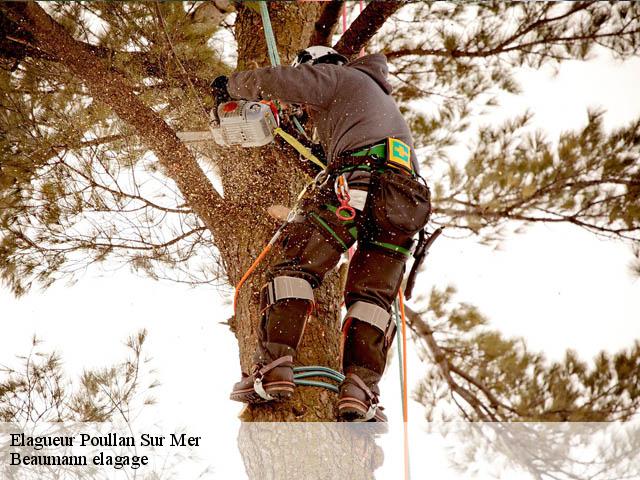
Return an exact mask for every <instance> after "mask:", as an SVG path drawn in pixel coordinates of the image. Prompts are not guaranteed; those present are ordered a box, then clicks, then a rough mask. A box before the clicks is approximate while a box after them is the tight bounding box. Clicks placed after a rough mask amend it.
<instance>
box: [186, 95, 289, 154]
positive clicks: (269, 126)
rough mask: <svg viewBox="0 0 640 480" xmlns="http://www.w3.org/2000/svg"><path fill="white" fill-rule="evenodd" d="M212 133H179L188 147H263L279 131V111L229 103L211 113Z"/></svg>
mask: <svg viewBox="0 0 640 480" xmlns="http://www.w3.org/2000/svg"><path fill="white" fill-rule="evenodd" d="M209 117H210V124H209V130H210V131H209V132H179V133H178V138H180V140H182V141H183V142H186V143H198V142H206V141H211V140H212V139H213V141H215V142H216V143H217V144H218V145H221V146H224V147H230V146H240V147H261V146H263V145H266V144H268V143H271V142H272V141H273V140H274V138H275V129H276V128H278V124H279V118H278V110H277V109H276V107H275V105H274V104H273V103H272V102H252V101H249V100H230V101H227V102H222V103H220V104H218V105H217V107H214V108H213V109H212V110H211V112H210V115H209Z"/></svg>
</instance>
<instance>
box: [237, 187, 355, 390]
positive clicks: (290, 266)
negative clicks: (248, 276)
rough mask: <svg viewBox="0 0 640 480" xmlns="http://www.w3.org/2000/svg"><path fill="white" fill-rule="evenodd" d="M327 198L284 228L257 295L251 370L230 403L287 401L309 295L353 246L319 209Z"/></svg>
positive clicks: (344, 228)
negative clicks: (258, 317) (256, 330)
mask: <svg viewBox="0 0 640 480" xmlns="http://www.w3.org/2000/svg"><path fill="white" fill-rule="evenodd" d="M326 197H329V195H328V194H326V195H322V196H320V198H319V199H318V201H317V202H315V204H314V205H313V206H312V207H311V208H309V209H308V210H307V211H306V212H305V215H304V220H303V221H302V222H298V223H291V224H290V225H289V226H288V227H287V231H286V232H285V236H284V240H283V242H282V246H281V249H280V253H279V257H278V259H277V260H276V261H275V262H274V264H273V265H272V266H271V268H270V269H269V275H268V278H269V281H268V282H267V284H266V285H265V286H264V287H263V289H262V292H261V305H260V311H261V322H260V329H259V340H258V348H257V350H256V353H255V356H254V361H255V366H254V370H253V372H252V373H251V375H246V377H245V378H244V379H243V380H242V381H241V382H239V383H237V384H236V385H235V386H234V391H233V393H232V394H231V398H232V399H233V400H238V401H243V402H259V401H264V400H268V399H270V398H269V397H273V398H287V397H288V396H290V395H291V392H292V391H293V371H292V366H293V363H292V362H293V357H294V355H295V352H296V349H297V347H298V345H299V343H300V340H301V338H302V334H303V332H304V326H305V324H306V321H307V318H308V316H309V313H310V312H311V309H312V307H313V289H314V288H316V287H318V286H319V285H320V283H321V282H322V280H323V278H324V275H325V274H326V273H327V272H328V271H329V270H331V269H332V268H333V267H335V265H336V264H337V263H338V261H339V260H340V257H341V255H342V254H343V253H344V251H345V250H347V249H348V248H349V246H351V245H352V244H353V242H354V240H355V239H354V237H353V234H352V232H350V231H349V228H350V224H348V223H347V222H342V221H340V220H339V219H338V218H337V217H336V216H335V215H334V214H333V213H332V212H331V211H330V209H328V208H326V206H325V205H324V204H323V203H322V199H323V198H326ZM274 362H275V363H274ZM257 377H260V379H259V380H260V381H259V383H258V385H257V386H256V384H255V381H256V379H257ZM261 389H263V390H264V391H262V390H261ZM265 394H266V395H265ZM265 397H266V398H265Z"/></svg>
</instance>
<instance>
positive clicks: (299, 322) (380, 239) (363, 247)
mask: <svg viewBox="0 0 640 480" xmlns="http://www.w3.org/2000/svg"><path fill="white" fill-rule="evenodd" d="M351 175H352V177H353V174H351ZM356 177H357V175H356ZM348 178H349V174H348V175H347V179H348ZM360 178H362V175H360ZM365 178H366V179H367V180H368V181H367V182H365V183H362V182H354V184H350V187H351V188H352V189H361V190H365V189H366V190H368V193H367V199H366V203H365V205H364V208H363V209H362V211H357V215H356V218H355V219H354V220H352V221H345V220H342V219H340V218H338V216H337V215H336V214H335V208H336V207H337V206H338V205H339V202H338V199H337V196H336V194H335V193H334V181H335V176H330V177H329V179H328V180H327V182H325V184H324V185H323V186H321V187H320V188H319V189H318V190H316V191H315V195H313V198H310V199H308V200H306V201H304V202H303V205H302V208H301V210H302V218H303V220H301V221H297V222H292V223H290V224H289V225H287V227H286V230H285V232H284V235H283V241H282V244H281V248H280V250H279V254H278V257H277V259H276V261H275V262H274V263H273V264H272V266H271V268H270V272H269V274H270V276H271V278H273V277H277V276H291V277H298V278H303V279H305V280H307V281H308V282H309V283H310V284H311V285H312V287H313V288H315V287H317V286H318V285H319V284H320V283H321V282H322V279H323V278H324V275H325V274H326V273H327V272H328V271H329V270H331V269H332V268H334V267H335V266H336V265H337V263H338V262H339V260H340V258H341V256H342V254H343V253H344V252H345V251H346V250H347V249H348V248H350V247H351V246H352V245H353V244H354V242H355V241H356V239H357V241H358V248H357V250H356V252H355V254H354V255H353V258H352V259H351V262H350V265H349V272H348V276H347V282H346V287H345V304H346V306H347V308H349V307H350V306H351V305H353V304H354V303H355V302H357V301H363V302H367V303H371V304H374V305H376V306H378V307H381V308H383V309H385V310H386V311H387V312H390V310H391V305H392V303H393V301H394V299H395V297H396V295H397V292H398V289H399V288H400V284H401V281H402V278H403V275H404V271H405V263H406V261H407V258H408V256H409V253H410V249H411V246H412V244H413V240H412V238H413V236H414V235H415V234H416V233H417V232H418V231H419V230H420V229H422V228H423V227H424V226H425V225H426V223H427V220H428V217H429V214H430V201H429V190H428V188H427V187H426V186H425V185H424V184H423V183H420V182H419V181H417V180H415V179H413V178H412V177H410V176H408V175H405V174H402V173H398V172H395V171H393V170H385V171H374V172H373V173H371V174H370V177H368V178H367V176H366V175H365ZM367 184H368V185H367ZM309 307H310V305H309V302H308V301H306V300H300V299H285V300H282V301H280V302H276V303H275V304H273V305H270V306H268V307H265V309H264V314H263V319H262V325H261V345H260V348H259V350H258V353H257V361H258V362H265V361H271V360H272V359H273V358H274V357H279V356H282V355H287V354H293V353H295V349H296V348H297V346H298V343H299V342H300V338H301V336H302V332H303V329H304V323H305V321H306V318H307V315H308V313H309ZM347 320H348V321H347V322H345V324H344V325H345V328H346V331H345V332H344V334H345V340H344V353H343V370H344V371H345V373H347V372H349V371H354V368H355V369H356V370H355V371H354V373H356V372H357V373H358V374H359V375H360V376H363V372H365V373H367V374H369V375H364V376H368V377H369V378H365V381H367V380H368V382H367V383H375V382H377V380H378V379H379V377H380V376H381V375H382V373H383V371H384V368H385V363H386V356H387V351H388V348H389V344H390V340H391V339H392V336H391V337H390V336H389V335H385V332H383V331H381V330H380V329H378V328H376V327H374V326H373V325H371V324H369V323H367V322H364V321H360V320H357V319H347ZM391 321H392V320H391Z"/></svg>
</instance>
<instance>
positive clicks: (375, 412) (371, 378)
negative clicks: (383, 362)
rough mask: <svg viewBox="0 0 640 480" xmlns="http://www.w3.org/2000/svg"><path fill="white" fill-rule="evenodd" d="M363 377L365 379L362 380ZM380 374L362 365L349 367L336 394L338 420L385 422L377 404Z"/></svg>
mask: <svg viewBox="0 0 640 480" xmlns="http://www.w3.org/2000/svg"><path fill="white" fill-rule="evenodd" d="M363 378H364V379H365V380H366V383H365V380H363ZM378 380H380V376H379V375H378V374H376V373H375V372H373V371H371V370H369V369H367V368H362V367H349V369H348V370H347V373H346V376H345V379H344V381H343V382H342V383H341V384H340V393H339V395H338V421H341V422H386V421H387V416H386V415H385V414H384V413H383V412H382V410H384V408H383V407H381V406H380V405H379V400H378V397H379V395H380V389H379V388H378Z"/></svg>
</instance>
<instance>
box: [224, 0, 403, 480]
mask: <svg viewBox="0 0 640 480" xmlns="http://www.w3.org/2000/svg"><path fill="white" fill-rule="evenodd" d="M259 6H260V15H261V17H262V23H263V25H264V31H265V38H266V44H267V49H268V50H269V59H270V61H271V64H272V66H277V65H279V64H280V58H279V56H278V52H277V47H276V42H275V37H274V35H273V29H272V27H271V21H270V18H269V12H268V9H267V5H266V2H264V1H261V2H259ZM361 8H362V5H361ZM345 19H346V13H343V24H344V23H346V20H345ZM345 29H346V25H343V30H345ZM294 123H297V122H295V117H294ZM297 126H299V124H298V125H297ZM273 131H274V133H275V134H278V135H280V136H281V137H282V138H283V139H284V140H285V141H287V142H288V143H290V144H291V145H292V146H293V147H294V148H295V149H296V150H297V151H299V152H300V153H301V154H302V155H303V156H304V157H305V158H308V159H310V160H312V161H313V162H314V163H316V165H320V166H321V168H323V169H324V171H323V172H321V173H320V174H319V176H322V178H321V179H319V178H318V177H317V178H316V179H315V180H314V182H312V184H311V185H314V186H315V185H317V184H319V183H320V182H324V181H325V180H326V178H327V177H328V175H327V172H326V166H325V165H324V164H322V162H320V161H319V160H317V158H316V160H317V161H314V160H313V159H312V158H310V156H313V155H312V154H311V153H310V152H308V150H307V149H306V148H304V146H303V145H301V144H300V147H302V149H300V148H298V146H297V145H296V144H295V142H292V141H291V140H292V139H293V137H292V136H290V135H289V134H286V132H284V131H282V129H281V128H280V127H276V128H275V129H274V130H273ZM293 140H295V139H293ZM298 143H299V142H298ZM396 151H399V150H395V151H394V150H392V153H395V152H396ZM307 152H308V154H307ZM399 154H400V155H401V157H402V159H403V160H404V156H405V154H406V152H405V151H399ZM307 187H308V186H307ZM307 187H305V190H304V191H303V192H302V193H301V195H300V196H299V198H298V202H299V199H300V198H301V197H302V196H303V195H304V192H305V191H306V190H307ZM334 189H335V192H336V195H337V197H338V200H339V202H340V206H339V207H338V208H337V209H336V212H335V214H336V215H337V216H338V217H339V218H340V219H342V220H345V221H349V220H353V219H354V218H355V214H356V211H355V209H354V208H353V207H352V206H351V205H350V204H349V201H350V199H351V197H350V194H349V186H348V183H347V181H346V179H345V177H344V175H339V176H338V177H337V178H336V180H335V184H334ZM298 202H297V203H296V205H295V206H294V208H293V209H292V211H291V213H290V215H289V218H288V219H287V222H285V223H284V224H283V225H281V226H280V228H278V230H277V231H276V233H275V234H274V236H273V237H272V238H271V240H270V241H269V243H268V244H267V246H266V247H265V248H264V249H263V251H262V252H261V253H260V255H259V256H258V258H256V260H255V261H254V262H253V263H252V265H251V266H250V268H249V270H248V271H247V272H246V273H245V274H244V275H243V276H242V278H241V280H240V282H239V283H238V285H236V292H235V295H234V312H235V309H236V307H237V300H238V293H239V290H240V288H241V287H242V285H243V284H244V283H245V282H246V280H247V279H248V278H249V276H250V275H251V274H252V273H253V271H255V269H256V268H257V266H258V265H259V264H260V262H261V261H262V260H263V259H264V257H265V256H266V255H267V254H268V252H269V251H270V250H271V248H272V247H273V245H274V244H275V243H276V242H277V240H278V239H279V237H280V235H281V234H282V231H283V229H284V227H285V226H286V225H287V224H288V223H289V221H291V219H292V218H293V217H295V215H297V213H298V212H297V204H298ZM345 214H347V215H348V216H346V215H345ZM393 308H394V318H395V321H396V324H395V330H398V329H401V332H402V342H400V339H398V351H399V355H400V357H401V360H399V364H400V365H399V367H400V382H401V389H402V409H403V423H404V428H405V430H404V433H405V436H404V447H405V448H404V453H405V457H404V460H405V472H404V473H405V479H408V478H410V471H409V449H408V432H407V421H408V405H407V404H408V392H407V355H406V351H407V346H406V319H405V312H404V302H403V298H402V290H401V289H400V290H399V292H398V300H397V301H396V302H395V303H394V307H393ZM385 313H386V312H385ZM391 323H393V321H392V322H391ZM386 328H389V325H388V317H387V327H386ZM401 345H402V346H401ZM317 377H320V378H324V379H328V380H331V381H333V382H337V383H342V382H343V381H344V380H345V376H344V375H342V374H341V373H340V372H337V371H335V370H333V369H330V368H328V367H323V366H317V365H313V366H303V367H294V383H295V384H297V385H306V386H314V387H322V388H327V389H329V390H331V391H333V392H338V386H337V385H334V384H332V383H328V382H326V381H321V380H314V378H317ZM258 388H259V387H258ZM264 393H266V392H264ZM375 411H376V406H374V405H371V408H370V411H369V412H368V414H367V415H366V416H365V418H366V419H371V418H373V416H374V415H375Z"/></svg>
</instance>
